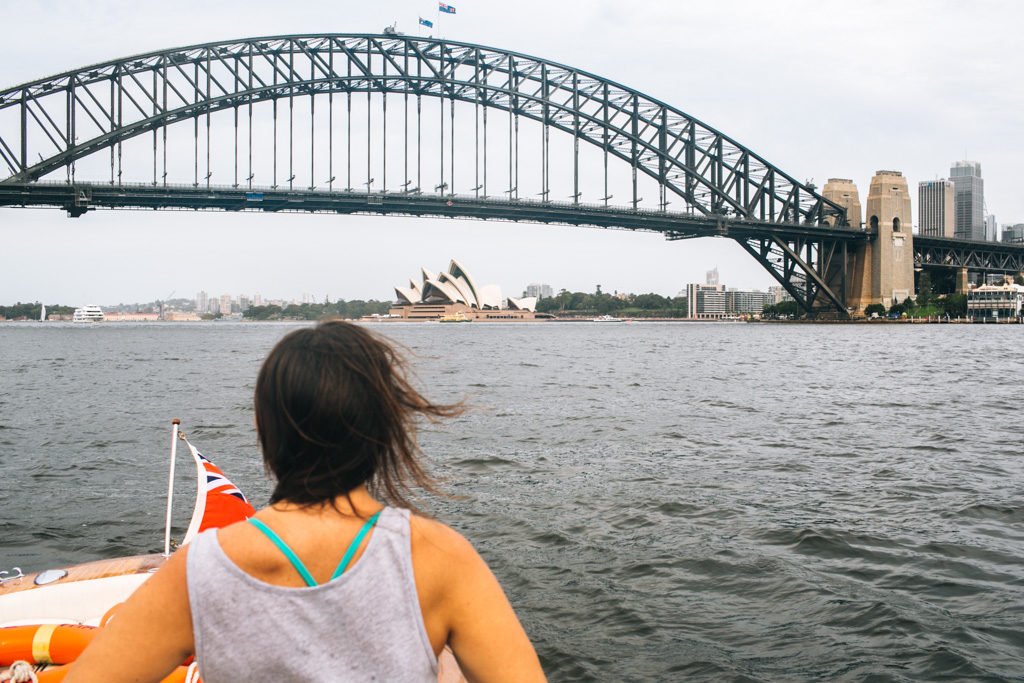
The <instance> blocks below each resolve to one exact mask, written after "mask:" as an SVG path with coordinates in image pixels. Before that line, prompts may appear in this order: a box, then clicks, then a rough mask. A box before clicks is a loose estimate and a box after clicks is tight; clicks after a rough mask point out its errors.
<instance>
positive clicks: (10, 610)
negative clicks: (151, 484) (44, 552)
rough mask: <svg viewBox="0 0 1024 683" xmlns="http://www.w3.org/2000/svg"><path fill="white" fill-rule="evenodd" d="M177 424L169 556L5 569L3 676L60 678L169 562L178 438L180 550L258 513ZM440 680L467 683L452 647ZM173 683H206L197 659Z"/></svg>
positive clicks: (0, 607)
mask: <svg viewBox="0 0 1024 683" xmlns="http://www.w3.org/2000/svg"><path fill="white" fill-rule="evenodd" d="M178 425H179V421H178V420H174V422H173V423H172V427H173V431H172V439H171V443H172V446H171V466H170V482H171V485H169V486H168V494H167V519H166V526H165V529H164V552H163V553H162V554H161V553H156V554H152V555H136V556H132V557H119V558H114V559H109V560H99V561H96V562H88V563H86V564H80V565H76V566H71V567H64V568H59V569H46V570H43V571H40V572H36V573H29V574H25V573H23V572H22V571H21V570H20V569H18V568H14V569H13V570H10V571H0V674H3V672H4V669H5V668H6V667H10V666H12V665H13V664H14V663H15V662H19V668H20V669H21V671H20V672H19V673H22V674H25V671H24V670H25V668H26V667H30V668H29V670H28V673H31V675H32V676H34V677H35V680H37V681H39V683H56V682H57V681H61V680H63V678H64V676H65V675H66V674H67V671H68V669H69V668H70V665H72V664H73V663H74V661H75V659H76V658H77V657H78V655H79V654H81V653H82V651H83V650H84V649H85V648H86V647H87V646H88V645H89V643H90V642H91V641H92V639H93V638H94V637H95V636H96V634H97V633H98V630H99V629H101V628H103V626H104V624H106V622H107V620H108V619H110V617H111V615H113V614H114V612H115V611H116V610H117V607H118V606H119V605H120V604H121V603H122V602H124V601H125V600H127V599H128V597H129V596H130V595H131V594H132V593H133V592H134V591H135V590H136V589H137V588H138V587H139V586H141V585H142V584H143V583H145V581H146V579H148V578H149V577H150V576H151V575H152V574H153V573H154V572H155V571H157V570H158V569H160V567H161V566H163V564H164V562H166V561H167V558H168V557H170V555H171V549H172V543H171V535H170V534H171V508H172V502H173V494H174V490H173V482H174V462H175V458H176V447H177V444H178V441H182V442H184V443H185V445H186V446H187V447H188V449H189V451H190V452H191V454H192V459H193V461H194V462H195V465H196V485H197V491H196V502H195V506H194V508H193V511H192V519H191V521H190V523H189V526H188V530H187V531H186V532H185V537H184V538H183V539H182V541H181V543H180V545H185V544H187V543H189V542H190V541H191V540H192V539H193V538H195V536H196V534H198V533H199V532H201V531H205V530H206V529H210V528H219V527H224V526H227V525H229V524H233V523H235V522H238V521H242V520H244V519H247V518H249V517H251V516H252V515H254V514H255V512H256V511H255V509H254V508H253V507H252V505H250V504H249V501H248V500H247V499H246V497H245V495H244V494H242V492H241V491H240V490H239V489H238V487H236V486H235V485H234V484H233V483H232V482H231V480H230V479H228V478H227V476H226V475H225V474H224V473H223V472H222V471H221V470H220V468H218V467H217V466H216V465H214V464H213V463H212V462H211V461H210V460H209V459H207V458H206V457H205V456H204V455H203V454H202V453H200V452H199V451H198V450H197V449H196V448H195V447H194V446H193V445H192V444H191V443H189V442H188V440H187V439H186V438H185V435H184V434H183V433H181V432H180V431H179V429H178ZM25 675H27V674H25ZM437 679H438V681H439V682H441V683H460V682H464V681H465V680H466V679H465V678H464V677H463V676H462V671H461V670H460V669H459V666H458V664H457V662H456V661H455V656H454V654H452V651H451V650H450V649H449V648H447V647H446V648H445V649H444V651H443V652H442V653H441V655H440V656H439V657H438V676H437ZM16 680H21V679H16ZM25 680H28V679H25ZM172 682H173V683H201V682H200V679H199V673H198V665H197V664H196V663H195V662H194V661H192V662H190V663H188V665H187V666H186V665H185V664H183V665H182V666H179V667H178V668H177V669H176V670H175V671H174V672H173V673H172V674H171V675H170V676H168V677H167V678H165V679H164V681H163V683H172Z"/></svg>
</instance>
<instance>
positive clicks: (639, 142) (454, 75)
mask: <svg viewBox="0 0 1024 683" xmlns="http://www.w3.org/2000/svg"><path fill="white" fill-rule="evenodd" d="M0 207H56V208H62V209H64V210H66V211H67V212H68V215H70V216H73V217H77V216H81V215H83V214H84V213H86V212H88V211H91V210H94V209H179V210H181V209H192V210H198V209H216V210H224V211H270V212H286V211H291V212H296V211H297V212H330V213H340V214H401V215H412V216H440V217H450V218H467V219H485V220H505V221H529V222H538V223H557V224H569V225H585V226H595V227H601V228H615V229H626V230H641V231H653V232H658V233H662V234H663V235H664V236H665V237H666V238H668V239H670V240H680V239H688V238H696V237H707V236H715V237H724V238H729V239H732V240H735V241H736V242H737V243H738V244H740V246H742V247H743V249H744V250H746V251H747V252H748V253H749V254H750V255H751V256H752V257H753V258H754V259H755V260H756V261H757V262H758V263H760V264H761V266H763V267H764V268H766V269H767V270H768V271H769V272H770V273H771V274H772V275H773V276H774V277H775V279H776V280H778V282H779V283H780V284H781V285H782V286H784V287H785V288H786V290H787V291H788V292H789V294H790V295H792V296H793V298H794V299H795V300H796V301H797V302H799V303H800V304H801V305H802V306H803V307H804V309H805V310H806V311H807V312H808V313H819V312H831V313H832V314H835V315H840V316H845V315H847V314H848V312H849V310H850V307H851V306H852V303H851V302H852V301H853V299H854V296H853V294H852V293H851V292H852V289H853V287H854V283H853V282H852V280H853V279H854V275H853V272H852V271H853V270H855V269H856V268H857V266H856V263H857V259H858V255H861V258H862V256H863V253H864V251H865V249H870V245H871V243H872V241H873V240H876V239H877V237H878V230H877V228H876V226H874V225H868V226H867V227H864V226H861V225H850V223H849V220H848V218H847V209H846V208H845V207H844V206H842V205H841V204H840V203H837V202H835V201H830V200H829V199H826V198H825V197H824V196H822V195H821V194H819V193H818V191H817V189H816V188H815V187H814V186H813V185H811V184H810V183H806V182H801V181H798V180H796V179H795V177H794V176H793V175H790V174H787V173H786V172H784V171H783V170H781V169H779V168H777V167H776V166H774V165H773V164H772V163H770V162H769V161H767V160H766V159H764V158H762V157H761V156H759V155H758V154H757V153H755V152H753V151H751V150H750V149H749V148H747V147H745V146H744V145H741V144H740V143H739V142H737V141H735V140H733V139H732V138H731V137H729V136H728V135H726V134H724V133H722V132H720V131H718V130H716V129H714V128H712V127H711V126H709V125H707V124H705V123H703V122H702V121H700V120H698V119H696V118H694V117H693V116H690V115H689V114H686V113H684V112H683V111H681V110H679V109H676V108H675V107H673V106H670V105H669V104H667V103H665V102H662V101H659V100H657V99H654V98H652V97H650V96H647V95H645V94H643V93H641V92H638V91H636V90H634V89H632V88H629V87H626V86H624V85H621V84H619V83H616V82H613V81H610V80H608V79H605V78H602V77H600V76H597V75H595V74H592V73H588V72H586V71H581V70H579V69H576V68H572V67H569V66H565V65H562V64H556V63H553V62H549V61H545V60H543V59H538V58H535V57H530V56H527V55H522V54H518V53H515V52H509V51H506V50H499V49H494V48H489V47H484V46H480V45H473V44H468V43H461V42H454V41H446V40H441V39H434V38H420V37H411V36H405V35H401V34H393V33H392V34H382V35H351V34H325V35H296V36H278V37H265V38H252V39H245V40H234V41H227V42H217V43H208V44H203V45H195V46H191V47H185V48H176V49H171V50H161V51H158V52H152V53H148V54H143V55H137V56H133V57H128V58H124V59H117V60H113V61H110V62H106V63H103V64H96V65H93V66H88V67H85V68H81V69H76V70H73V71H68V72H65V73H62V74H59V75H56V76H51V77H47V78H41V79H39V80H36V81H32V82H30V83H24V84H22V85H18V86H15V87H10V88H7V89H4V90H0ZM862 260H863V258H862ZM914 263H915V266H916V267H917V268H933V267H934V268H956V269H960V270H961V271H964V270H966V269H970V270H973V271H980V272H995V273H1019V272H1021V271H1024V247H1022V246H1020V245H1017V246H1014V245H1000V244H992V243H978V242H965V241H960V240H951V239H942V238H923V237H920V236H914ZM861 270H863V268H861ZM859 277H863V273H861V274H860V275H859Z"/></svg>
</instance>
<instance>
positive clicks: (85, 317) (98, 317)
mask: <svg viewBox="0 0 1024 683" xmlns="http://www.w3.org/2000/svg"><path fill="white" fill-rule="evenodd" d="M72 320H73V321H74V322H76V323H101V322H103V320H104V317H103V309H101V308H100V307H99V306H82V307H81V308H76V309H75V315H74V317H73V318H72Z"/></svg>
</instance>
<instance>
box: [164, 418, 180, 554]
mask: <svg viewBox="0 0 1024 683" xmlns="http://www.w3.org/2000/svg"><path fill="white" fill-rule="evenodd" d="M180 424H181V420H179V419H178V418H174V419H173V420H171V470H170V474H169V475H168V477H167V523H166V524H165V525H164V557H170V555H171V503H172V502H173V500H174V460H175V456H177V454H178V425H180Z"/></svg>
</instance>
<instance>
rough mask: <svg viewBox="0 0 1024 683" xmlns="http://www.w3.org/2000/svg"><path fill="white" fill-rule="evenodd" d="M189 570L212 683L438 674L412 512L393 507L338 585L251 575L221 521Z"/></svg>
mask: <svg viewBox="0 0 1024 683" xmlns="http://www.w3.org/2000/svg"><path fill="white" fill-rule="evenodd" d="M186 576H187V582H188V598H189V605H190V606H191V608H192V630H193V634H194V637H195V646H196V661H197V662H198V663H199V674H200V676H202V679H203V681H204V683H222V682H223V683H230V682H232V681H268V682H271V681H272V682H274V683H278V682H280V681H437V657H436V656H435V655H434V650H433V648H432V647H431V646H430V640H429V638H428V637H427V631H426V627H425V626H424V624H423V615H422V613H421V612H420V605H419V599H418V598H417V594H416V583H415V581H414V579H413V572H412V555H411V551H410V545H409V511H408V510H402V509H398V508H385V509H384V511H383V513H382V514H381V516H380V518H379V519H378V520H377V525H376V527H375V528H374V531H373V535H372V536H370V540H369V541H368V542H367V545H366V549H365V550H364V551H363V556H362V557H361V558H360V559H359V561H358V562H356V563H355V564H354V565H352V566H351V567H349V569H348V571H346V572H345V573H344V574H342V575H341V576H340V577H339V578H337V579H335V580H334V581H331V582H330V583H325V584H321V585H319V586H315V587H312V588H285V587H282V586H274V585H271V584H269V583H265V582H263V581H260V580H259V579H257V578H254V577H252V576H249V575H248V574H246V573H245V572H244V571H242V570H241V569H240V568H239V567H238V566H237V565H236V564H235V563H234V562H232V561H231V560H230V558H228V556H227V555H225V554H224V551H223V550H221V547H220V543H219V542H218V540H217V530H216V529H211V530H210V531H206V532H203V533H201V534H199V535H198V536H197V537H196V538H195V539H193V541H192V543H191V544H190V545H189V551H188V561H187V570H186Z"/></svg>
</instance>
